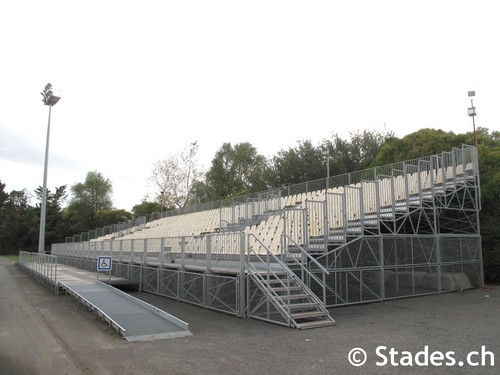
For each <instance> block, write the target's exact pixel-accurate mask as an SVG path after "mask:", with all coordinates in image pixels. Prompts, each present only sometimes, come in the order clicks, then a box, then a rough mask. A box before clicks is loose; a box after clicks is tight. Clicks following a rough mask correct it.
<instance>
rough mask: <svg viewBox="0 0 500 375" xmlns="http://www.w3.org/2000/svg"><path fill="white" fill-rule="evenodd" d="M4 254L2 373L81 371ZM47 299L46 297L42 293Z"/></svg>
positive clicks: (0, 279) (0, 277)
mask: <svg viewBox="0 0 500 375" xmlns="http://www.w3.org/2000/svg"><path fill="white" fill-rule="evenodd" d="M11 264H12V262H9V261H8V260H6V259H5V258H3V257H0V374H2V375H7V374H81V373H82V372H81V371H80V370H79V369H78V366H77V365H76V364H75V363H74V361H73V360H72V358H71V356H70V355H69V353H68V352H67V350H66V348H65V347H64V344H63V343H62V342H61V341H60V340H59V339H58V337H57V336H56V335H55V334H54V332H53V330H52V329H51V327H50V325H48V324H47V323H46V321H44V319H43V317H42V315H41V314H40V311H39V310H38V309H37V307H36V306H35V305H34V304H33V302H35V301H36V299H34V298H33V296H32V295H30V294H28V293H26V292H25V290H23V289H22V288H20V286H19V284H18V282H17V281H18V280H19V278H28V276H25V275H23V274H16V275H12V274H11V273H10V272H9V270H8V268H7V266H9V265H10V266H11ZM42 298H43V296H42Z"/></svg>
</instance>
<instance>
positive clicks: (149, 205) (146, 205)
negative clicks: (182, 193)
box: [132, 200, 161, 217]
mask: <svg viewBox="0 0 500 375" xmlns="http://www.w3.org/2000/svg"><path fill="white" fill-rule="evenodd" d="M160 211H161V205H160V203H158V202H148V201H146V200H143V201H142V202H141V203H140V204H136V205H135V206H134V207H132V213H133V214H134V217H141V216H146V215H151V214H152V213H155V212H160Z"/></svg>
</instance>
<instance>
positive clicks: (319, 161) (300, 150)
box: [269, 140, 327, 186]
mask: <svg viewBox="0 0 500 375" xmlns="http://www.w3.org/2000/svg"><path fill="white" fill-rule="evenodd" d="M271 164H272V171H273V173H272V175H271V176H269V180H270V181H271V182H272V186H286V185H291V184H298V183H301V182H306V181H311V180H317V179H320V178H325V177H326V174H327V173H326V172H327V169H326V165H325V156H324V155H323V152H322V150H321V148H319V147H314V146H313V145H312V143H311V141H309V140H306V141H302V142H299V143H298V145H297V146H295V148H289V149H288V150H287V151H285V150H281V151H279V152H278V154H277V155H276V156H274V157H273V158H272V163H271Z"/></svg>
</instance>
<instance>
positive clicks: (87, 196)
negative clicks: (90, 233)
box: [65, 171, 113, 232]
mask: <svg viewBox="0 0 500 375" xmlns="http://www.w3.org/2000/svg"><path fill="white" fill-rule="evenodd" d="M71 193H72V198H71V200H70V202H69V205H68V207H67V208H66V212H65V215H66V217H67V218H68V219H69V220H72V221H74V222H75V223H76V226H75V231H76V232H80V231H87V230H89V229H94V228H96V227H97V225H96V221H95V215H96V214H97V212H98V211H100V210H111V209H112V208H113V202H112V199H111V196H112V193H113V186H112V184H111V181H110V180H109V179H105V178H104V177H103V176H102V174H101V173H99V172H97V171H93V172H88V173H87V177H86V178H85V182H83V183H77V184H75V185H73V186H72V187H71Z"/></svg>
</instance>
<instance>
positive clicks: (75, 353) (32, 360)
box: [0, 257, 500, 375]
mask: <svg viewBox="0 0 500 375" xmlns="http://www.w3.org/2000/svg"><path fill="white" fill-rule="evenodd" d="M133 295H134V296H136V297H138V298H141V299H143V300H145V301H146V302H148V303H151V304H153V305H155V306H157V307H159V308H161V309H164V310H165V311H167V312H169V313H171V314H173V315H175V316H177V317H178V318H180V319H182V320H184V321H186V322H188V323H189V324H190V330H191V332H192V333H193V336H190V337H185V338H180V339H168V340H158V341H149V342H132V343H129V342H127V341H126V340H124V339H123V338H121V337H119V336H118V335H117V334H116V332H115V331H114V330H112V329H110V328H109V327H108V325H107V324H106V323H104V322H101V321H99V320H95V319H94V317H93V315H92V314H91V313H90V312H89V311H87V310H85V309H83V308H79V309H78V308H77V305H76V303H75V301H74V300H73V299H72V298H71V297H65V296H64V295H59V296H56V295H54V294H52V293H50V292H49V291H48V290H47V289H45V288H44V287H43V286H42V285H40V284H37V283H36V282H35V281H34V280H32V279H31V278H30V277H28V276H27V275H25V274H24V273H23V272H22V271H21V269H20V268H18V267H17V266H16V265H15V264H14V263H13V262H11V261H8V260H7V259H6V258H3V257H0V374H2V375H9V374H43V375H45V374H51V375H58V374H68V375H69V374H91V375H94V374H95V375H97V374H99V375H102V374H117V375H118V374H119V375H128V374H334V373H341V374H424V373H425V374H443V373H446V374H471V373H472V374H474V373H477V374H498V373H499V367H500V321H499V315H500V287H497V286H490V287H485V288H482V289H475V290H469V291H465V292H464V293H447V294H442V295H432V296H424V297H418V298H408V299H400V300H393V301H385V302H382V303H373V304H365V305H356V306H348V307H342V308H335V309H331V310H330V312H331V315H332V316H333V317H334V318H335V320H336V321H337V325H336V326H334V327H328V328H321V329H314V330H304V331H298V330H294V329H290V328H286V327H281V326H277V325H273V324H269V323H266V322H261V321H257V320H253V319H241V318H236V317H233V316H230V315H226V314H223V313H219V312H216V311H210V310H204V309H202V308H199V307H196V306H192V305H189V304H186V303H181V302H177V301H173V300H169V299H166V298H163V297H159V296H155V295H151V294H147V293H133ZM355 348H360V349H363V350H364V351H365V352H366V362H365V363H364V365H362V366H359V367H356V366H353V365H352V364H351V363H350V362H349V353H351V359H352V361H353V362H354V363H359V362H362V360H363V358H364V357H363V355H362V353H361V352H356V349H355ZM467 358H469V359H470V361H469V362H467ZM481 359H483V360H484V361H483V363H484V366H482V365H481ZM492 360H493V361H492ZM385 361H386V362H387V363H386V364H385V365H384V362H385ZM391 361H392V362H391ZM453 361H454V363H453ZM410 363H411V364H412V366H410V365H409V364H410ZM451 364H453V366H452V365H451ZM475 364H478V366H473V365H475Z"/></svg>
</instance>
